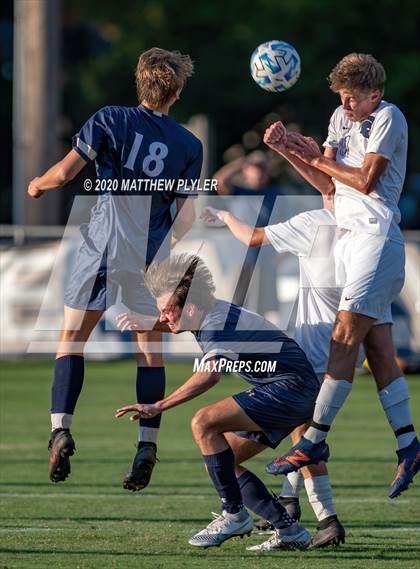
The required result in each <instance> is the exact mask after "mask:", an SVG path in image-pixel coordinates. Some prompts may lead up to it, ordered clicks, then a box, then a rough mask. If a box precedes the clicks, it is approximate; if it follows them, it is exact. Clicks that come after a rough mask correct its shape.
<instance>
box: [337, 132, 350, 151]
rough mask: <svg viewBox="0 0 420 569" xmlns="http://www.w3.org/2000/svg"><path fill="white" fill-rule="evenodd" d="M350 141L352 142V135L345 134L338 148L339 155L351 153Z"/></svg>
mask: <svg viewBox="0 0 420 569" xmlns="http://www.w3.org/2000/svg"><path fill="white" fill-rule="evenodd" d="M349 143H350V135H347V136H343V138H340V140H339V142H338V149H337V154H338V155H339V156H348V155H349Z"/></svg>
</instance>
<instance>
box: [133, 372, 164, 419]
mask: <svg viewBox="0 0 420 569" xmlns="http://www.w3.org/2000/svg"><path fill="white" fill-rule="evenodd" d="M165 384H166V378H165V368H164V367H138V368H137V378H136V392H137V403H156V401H160V400H161V399H163V398H164V396H165ZM161 418H162V415H161V414H160V415H156V417H152V418H151V419H140V426H141V427H152V428H154V429H158V428H159V427H160V420H161Z"/></svg>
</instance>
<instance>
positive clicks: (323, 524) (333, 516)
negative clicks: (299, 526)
mask: <svg viewBox="0 0 420 569" xmlns="http://www.w3.org/2000/svg"><path fill="white" fill-rule="evenodd" d="M306 429H307V425H306V424H303V425H299V427H296V429H294V431H293V432H292V433H291V439H292V442H293V444H297V443H298V442H299V441H300V439H301V437H302V436H303V434H304V433H305V431H306ZM303 486H305V489H306V493H307V495H308V500H309V503H310V504H311V507H312V509H313V511H314V514H315V516H316V518H317V520H318V524H319V525H318V528H317V533H316V534H315V536H314V537H313V539H312V544H311V547H325V546H328V545H339V544H340V543H344V539H345V530H344V527H343V525H342V524H341V523H340V521H339V519H338V516H337V512H336V510H335V507H334V502H333V494H332V488H331V483H330V479H329V476H328V470H327V465H326V464H325V462H320V463H319V464H312V465H311V466H307V467H303V468H302V469H301V470H298V471H297V472H292V473H290V474H288V475H287V476H286V477H285V479H284V482H283V487H282V490H281V493H280V496H279V497H278V500H279V502H280V503H281V504H282V505H283V506H284V507H285V508H286V510H287V512H288V513H289V515H290V516H291V517H292V518H294V519H296V520H298V519H300V504H299V495H300V491H301V489H302V488H303Z"/></svg>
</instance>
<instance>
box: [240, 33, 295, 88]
mask: <svg viewBox="0 0 420 569" xmlns="http://www.w3.org/2000/svg"><path fill="white" fill-rule="evenodd" d="M251 75H252V78H253V79H254V81H255V82H256V83H257V84H258V85H259V86H260V87H262V88H263V89H265V90H266V91H271V92H272V93H280V92H281V91H285V90H286V89H289V88H290V87H291V86H292V85H294V84H295V83H296V81H297V80H298V79H299V75H300V57H299V54H298V52H297V51H296V50H295V48H294V47H293V46H292V45H290V44H289V43H286V42H285V41H276V40H273V41H267V42H265V43H262V44H261V45H259V46H258V47H257V49H255V50H254V52H253V53H252V55H251Z"/></svg>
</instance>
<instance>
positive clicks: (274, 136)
mask: <svg viewBox="0 0 420 569" xmlns="http://www.w3.org/2000/svg"><path fill="white" fill-rule="evenodd" d="M286 140H287V130H286V127H285V126H284V124H283V123H282V122H281V121H277V122H275V123H273V124H272V125H271V126H269V127H268V128H267V130H266V131H265V133H264V143H265V144H266V145H267V146H268V147H269V148H271V149H273V150H275V151H276V152H282V151H283V150H284V149H285V145H286Z"/></svg>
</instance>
